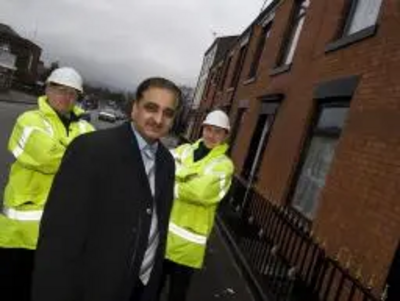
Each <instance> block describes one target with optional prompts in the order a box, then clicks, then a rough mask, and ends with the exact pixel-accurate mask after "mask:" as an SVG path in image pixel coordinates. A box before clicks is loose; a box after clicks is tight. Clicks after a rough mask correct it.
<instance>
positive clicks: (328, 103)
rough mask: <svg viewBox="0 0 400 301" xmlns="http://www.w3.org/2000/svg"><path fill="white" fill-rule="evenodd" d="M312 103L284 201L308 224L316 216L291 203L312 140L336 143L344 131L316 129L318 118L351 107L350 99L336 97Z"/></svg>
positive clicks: (316, 100)
mask: <svg viewBox="0 0 400 301" xmlns="http://www.w3.org/2000/svg"><path fill="white" fill-rule="evenodd" d="M314 102H315V105H314V110H313V112H312V119H311V122H310V125H309V126H308V130H307V137H306V139H305V142H304V144H303V148H302V150H301V154H300V160H299V163H298V164H297V166H296V170H295V173H294V177H293V180H292V181H291V185H290V190H289V193H288V197H287V201H286V203H287V204H288V205H289V206H290V208H291V209H292V210H293V211H294V212H296V213H297V215H298V216H299V217H301V218H303V219H304V220H305V221H306V222H307V223H308V224H311V223H312V222H313V221H314V220H315V219H316V217H317V215H316V214H314V216H312V217H310V216H307V215H306V214H305V213H304V212H302V210H299V208H297V207H295V206H294V204H293V202H294V197H295V194H296V190H297V186H298V183H299V181H300V177H301V175H302V171H303V168H304V165H305V163H306V161H307V158H308V155H309V151H310V148H311V144H312V141H313V138H315V137H325V138H332V139H336V140H337V141H339V140H340V137H341V134H342V132H343V130H344V127H342V128H341V129H340V130H328V128H322V129H321V128H318V121H319V118H320V117H321V116H322V112H323V110H324V109H329V108H348V113H349V112H350V105H351V97H338V98H335V97H332V98H329V99H326V100H324V101H321V100H318V99H314ZM347 118H348V116H347ZM335 152H336V149H335ZM331 166H332V162H331V163H330V166H329V168H331ZM328 175H329V172H328V174H327V176H328ZM325 179H326V178H325ZM324 187H325V186H324ZM321 191H322V190H321ZM319 201H320V197H318V199H317V200H316V202H317V204H316V206H318V203H319Z"/></svg>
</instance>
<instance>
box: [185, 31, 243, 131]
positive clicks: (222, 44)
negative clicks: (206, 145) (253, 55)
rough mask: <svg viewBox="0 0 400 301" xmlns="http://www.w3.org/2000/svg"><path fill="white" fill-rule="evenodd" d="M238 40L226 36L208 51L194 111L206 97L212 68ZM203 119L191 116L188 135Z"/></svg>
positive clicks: (216, 40)
mask: <svg viewBox="0 0 400 301" xmlns="http://www.w3.org/2000/svg"><path fill="white" fill-rule="evenodd" d="M237 38H238V36H226V37H220V38H217V39H215V41H214V42H213V44H212V45H211V46H210V47H209V48H208V49H207V51H206V53H205V54H204V58H203V64H202V66H201V71H200V74H199V78H198V80H197V85H196V88H195V91H194V95H193V101H192V109H193V110H196V109H197V108H198V107H199V105H200V102H201V100H202V99H203V97H205V93H206V91H205V87H206V86H207V81H208V79H209V73H210V70H211V67H212V66H213V65H214V63H215V62H217V61H220V60H221V58H222V57H223V56H224V55H225V53H226V51H227V50H228V49H230V48H231V46H232V45H233V43H234V42H235V41H236V39H237ZM196 117H197V118H196ZM201 117H202V116H198V115H192V114H191V116H190V118H188V125H187V133H190V132H191V131H192V125H193V124H194V123H195V122H196V120H197V119H198V118H201Z"/></svg>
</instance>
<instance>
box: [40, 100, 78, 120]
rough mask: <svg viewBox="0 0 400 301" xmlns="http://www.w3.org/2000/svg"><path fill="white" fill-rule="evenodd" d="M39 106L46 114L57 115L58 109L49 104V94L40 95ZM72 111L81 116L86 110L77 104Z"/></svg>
mask: <svg viewBox="0 0 400 301" xmlns="http://www.w3.org/2000/svg"><path fill="white" fill-rule="evenodd" d="M38 106H39V110H40V111H41V112H43V113H44V114H45V115H47V116H57V113H56V111H55V110H54V109H53V108H52V107H51V106H50V105H49V103H48V97H47V96H40V97H39V98H38ZM72 112H73V113H74V115H75V116H80V115H82V114H83V113H84V111H83V110H82V109H81V108H79V107H78V106H76V105H75V106H74V107H73V108H72Z"/></svg>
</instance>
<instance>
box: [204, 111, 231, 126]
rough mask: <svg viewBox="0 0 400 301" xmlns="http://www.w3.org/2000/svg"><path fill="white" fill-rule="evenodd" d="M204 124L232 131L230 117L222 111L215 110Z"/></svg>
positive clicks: (209, 114)
mask: <svg viewBox="0 0 400 301" xmlns="http://www.w3.org/2000/svg"><path fill="white" fill-rule="evenodd" d="M204 124H208V125H214V126H218V127H220V128H223V129H226V130H228V131H230V129H231V126H230V124H229V117H228V115H226V113H225V112H224V111H221V110H215V111H212V112H210V113H208V115H207V117H206V119H205V120H204V121H203V125H204Z"/></svg>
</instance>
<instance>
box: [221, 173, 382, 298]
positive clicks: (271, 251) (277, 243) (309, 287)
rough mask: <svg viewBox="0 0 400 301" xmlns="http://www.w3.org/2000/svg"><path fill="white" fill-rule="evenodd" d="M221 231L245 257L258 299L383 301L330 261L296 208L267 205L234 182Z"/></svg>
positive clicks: (251, 190) (251, 192) (331, 259)
mask: <svg viewBox="0 0 400 301" xmlns="http://www.w3.org/2000/svg"><path fill="white" fill-rule="evenodd" d="M219 221H220V225H221V228H223V229H225V232H226V233H225V234H227V236H228V237H229V238H230V240H231V242H232V243H233V244H234V245H235V248H234V249H236V250H237V251H238V252H239V253H241V254H240V256H239V257H238V258H242V260H243V261H244V262H242V264H243V265H244V266H245V267H246V268H245V270H246V271H247V272H248V273H250V274H251V275H250V277H249V278H250V279H252V280H253V281H255V282H257V283H255V285H254V286H253V287H255V288H258V290H262V291H261V292H258V294H257V295H258V296H265V297H266V298H267V299H268V300H276V301H280V300H285V301H286V300H287V301H325V300H329V301H330V300H332V301H342V300H343V301H358V300H361V301H378V300H379V299H378V298H377V297H376V296H374V295H373V294H372V292H371V288H368V287H366V286H365V285H364V284H363V283H361V282H360V281H359V280H358V279H357V278H356V277H354V276H353V275H351V273H350V272H349V271H348V270H347V269H346V268H343V267H342V266H341V265H340V263H339V262H338V261H337V260H335V259H333V258H331V257H329V256H328V255H327V254H326V253H325V250H324V248H323V247H322V246H321V245H319V244H318V243H317V242H316V241H315V239H314V238H313V237H312V235H311V234H310V230H309V225H308V223H307V222H304V220H303V218H301V217H300V216H299V215H298V214H297V213H295V212H293V211H292V209H291V208H289V207H285V206H280V205H277V204H274V203H272V202H270V201H269V200H266V199H265V198H264V197H262V196H261V195H260V194H258V193H257V192H255V191H254V190H253V189H247V188H246V186H245V184H244V183H241V182H240V181H239V180H238V179H235V180H234V183H233V185H232V189H231V192H230V194H229V196H228V197H226V198H225V200H223V202H222V203H221V206H220V209H219Z"/></svg>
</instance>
